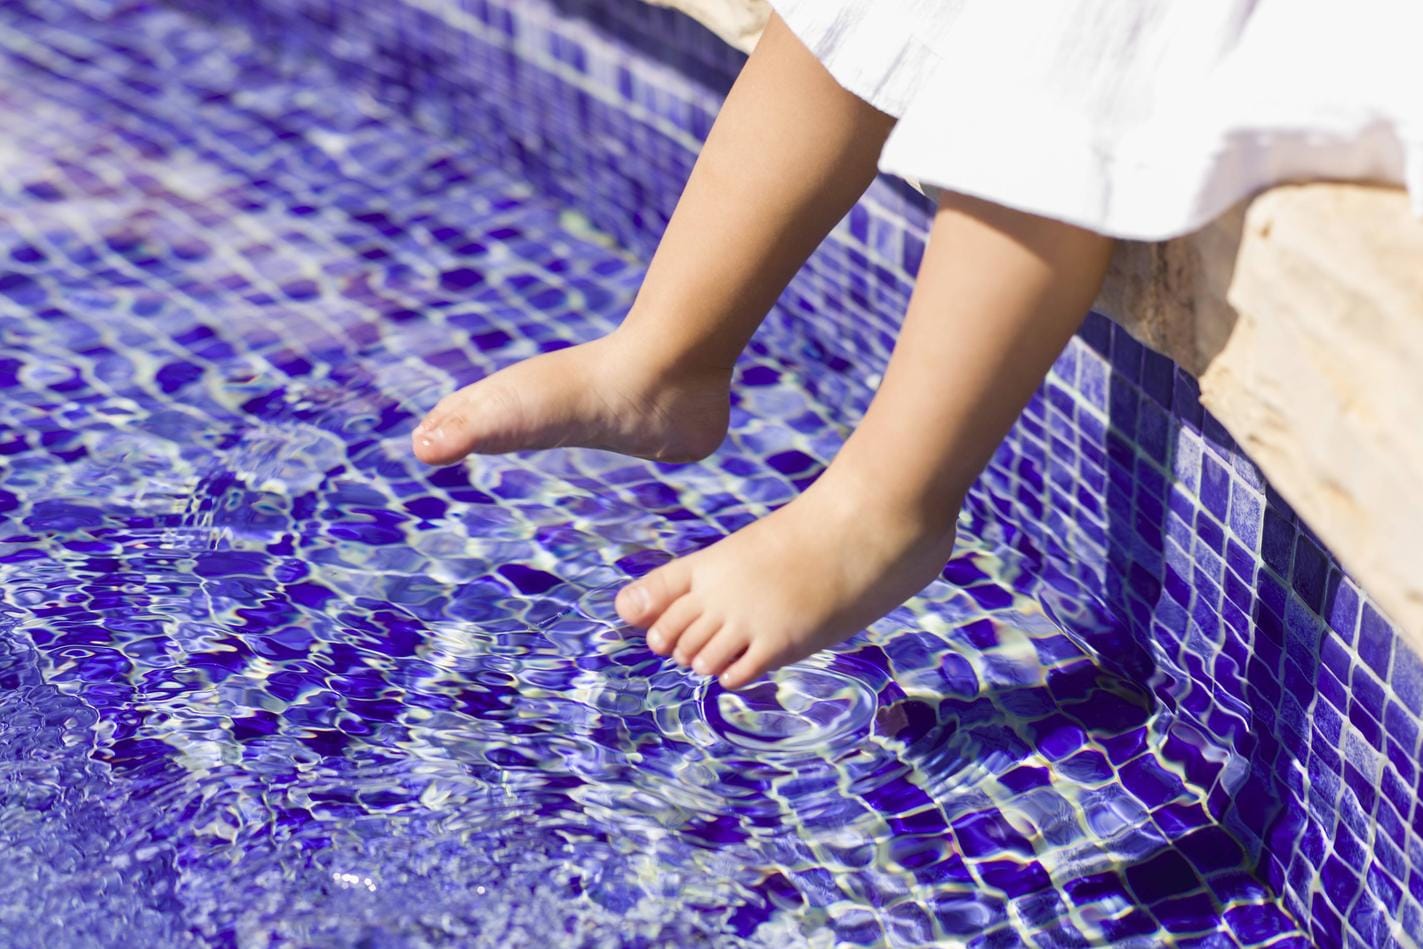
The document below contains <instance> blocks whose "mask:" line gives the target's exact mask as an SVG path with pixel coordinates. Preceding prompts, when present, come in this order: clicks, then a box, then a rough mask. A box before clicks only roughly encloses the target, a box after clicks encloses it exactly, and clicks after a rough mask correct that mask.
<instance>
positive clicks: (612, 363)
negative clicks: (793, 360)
mask: <svg viewBox="0 0 1423 949" xmlns="http://www.w3.org/2000/svg"><path fill="white" fill-rule="evenodd" d="M599 342H600V343H601V344H603V345H604V346H605V347H606V350H607V356H608V368H610V369H611V370H613V371H615V372H618V373H624V374H630V376H631V377H632V378H636V379H643V380H647V381H648V382H649V383H650V384H651V385H653V386H654V387H659V388H660V387H665V386H666V385H668V384H678V385H680V384H684V383H688V382H692V383H702V384H721V385H725V386H727V387H730V385H731V374H732V363H727V362H725V361H724V360H719V359H716V358H711V357H708V355H707V354H706V353H703V352H700V351H698V350H696V349H688V348H686V347H684V346H682V345H680V344H678V343H675V342H673V341H671V340H668V339H666V338H664V337H659V336H658V335H657V334H655V333H654V332H652V331H650V330H646V329H644V328H642V327H639V326H637V325H631V326H629V325H628V324H627V322H624V324H623V325H621V326H619V327H618V328H617V329H615V330H613V331H612V332H611V333H609V334H608V335H606V336H604V337H603V338H602V339H601V340H599ZM733 362H734V360H733ZM627 377H628V376H627V375H625V376H624V378H627Z"/></svg>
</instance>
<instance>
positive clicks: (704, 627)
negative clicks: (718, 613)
mask: <svg viewBox="0 0 1423 949" xmlns="http://www.w3.org/2000/svg"><path fill="white" fill-rule="evenodd" d="M720 629H721V620H720V619H718V618H717V617H714V616H711V615H710V614H706V613H704V614H702V616H701V618H700V619H698V620H697V621H696V622H695V623H693V624H692V625H691V626H690V627H688V629H687V631H686V632H685V633H683V634H682V638H681V639H680V640H679V641H678V643H677V648H676V650H674V652H673V654H672V658H674V659H676V660H677V663H678V665H683V666H690V665H691V664H692V661H693V660H694V659H696V658H697V654H698V653H700V652H701V651H702V647H704V646H706V644H707V643H709V642H711V639H712V637H713V636H715V635H716V634H717V632H718V631H719V630H720Z"/></svg>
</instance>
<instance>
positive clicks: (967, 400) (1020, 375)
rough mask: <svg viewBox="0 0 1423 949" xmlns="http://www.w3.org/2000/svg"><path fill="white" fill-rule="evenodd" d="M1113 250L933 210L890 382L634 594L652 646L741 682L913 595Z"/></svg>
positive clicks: (625, 611)
mask: <svg viewBox="0 0 1423 949" xmlns="http://www.w3.org/2000/svg"><path fill="white" fill-rule="evenodd" d="M1110 250H1111V242H1110V241H1109V240H1108V239H1106V238H1104V237H1100V236H1098V235H1095V234H1092V233H1090V232H1088V231H1083V230H1080V229H1078V228H1075V227H1071V226H1069V225H1066V224H1061V223H1058V222H1055V221H1048V220H1045V219H1042V218H1037V217H1033V216H1031V215H1028V214H1023V213H1021V212H1017V211H1010V210H1008V209H1006V208H1002V207H999V206H997V205H992V204H988V203H986V202H983V201H978V200H975V199H972V198H968V197H964V196H959V195H949V196H947V197H945V198H944V199H943V200H942V201H941V202H940V205H939V212H938V215H937V217H936V218H935V222H934V228H933V233H932V235H931V239H930V242H929V246H928V248H927V250H926V253H925V258H924V262H923V267H922V270H921V271H920V276H919V281H918V285H917V286H916V287H915V289H914V297H913V299H912V301H911V302H910V305H909V312H908V314H907V315H906V317H905V321H904V327H903V329H902V331H901V333H900V336H899V340H898V343H897V344H896V345H895V350H894V355H893V357H892V358H891V360H890V364H889V368H888V371H887V373H886V375H885V379H884V383H883V384H882V385H881V387H880V390H879V392H878V394H877V395H876V396H875V399H874V402H873V404H872V405H871V406H870V409H869V412H868V413H867V414H866V416H865V419H864V421H863V422H862V423H861V425H860V427H859V429H858V430H857V431H856V432H855V433H854V435H852V436H851V438H850V439H849V440H848V441H847V442H846V443H845V446H844V448H843V449H841V451H840V453H839V455H838V456H837V457H836V458H835V461H834V464H832V465H831V466H830V468H829V469H828V470H827V471H826V472H825V474H824V475H823V476H822V477H821V478H820V479H819V480H818V481H816V482H815V484H814V485H812V486H811V487H810V488H809V489H808V490H807V491H806V492H805V493H804V494H803V495H801V496H800V497H799V498H797V499H796V500H794V501H792V502H791V503H790V504H788V505H786V506H785V507H783V508H780V509H779V510H777V511H775V512H774V513H772V514H771V515H770V516H768V517H766V518H765V519H763V520H761V521H758V522H757V523H755V524H752V525H750V526H748V527H747V528H745V529H744V530H741V531H739V532H737V533H736V534H734V535H732V536H731V537H728V538H726V539H725V540H722V541H721V542H719V543H717V544H715V545H713V546H712V547H709V548H707V549H706V550H702V551H698V552H697V553H695V554H692V555H691V556H688V557H683V558H682V559H680V560H676V561H674V562H672V563H670V564H667V565H666V566H663V567H661V568H659V569H657V570H655V571H654V572H652V573H651V574H649V575H648V576H646V577H644V578H643V579H642V580H640V581H638V582H636V583H634V584H632V585H630V586H629V587H627V588H626V589H624V590H623V591H622V592H621V593H620V594H619V596H618V600H617V606H618V612H619V613H620V614H621V615H622V617H623V618H624V619H625V620H627V621H628V622H630V623H634V624H636V625H639V626H645V627H648V628H649V629H648V635H647V638H648V643H649V644H650V645H651V647H652V648H653V649H654V650H655V651H656V652H659V653H661V654H663V655H666V654H669V653H670V654H672V655H674V656H676V658H677V659H678V661H680V662H682V663H690V664H691V665H692V667H693V668H694V669H695V670H696V671H697V672H700V673H703V674H706V675H717V674H720V675H721V677H722V682H723V683H724V684H725V685H726V686H727V687H728V688H737V687H740V686H742V685H745V684H746V683H748V682H750V681H751V680H752V679H754V678H756V677H757V676H759V675H760V674H761V673H763V672H765V671H766V670H767V669H771V668H775V667H777V666H781V665H785V664H786V663H789V662H794V661H795V660H797V659H801V658H803V657H805V656H807V655H809V654H811V653H813V652H815V651H816V650H819V649H822V648H824V647H826V646H829V645H832V644H834V643H836V642H839V641H841V640H843V639H845V638H846V637H848V636H850V635H852V634H853V633H855V632H856V631H858V630H860V629H862V628H863V627H864V626H866V625H868V624H869V623H871V622H873V621H874V620H875V619H878V618H879V617H880V616H883V615H884V614H885V613H887V612H888V611H890V610H891V609H893V608H894V607H895V606H897V605H898V604H899V603H901V602H903V601H904V600H905V599H907V598H908V597H910V596H912V595H913V594H914V593H916V592H918V591H919V590H920V589H922V588H923V587H924V586H925V585H927V584H928V583H929V581H931V580H932V579H933V578H934V576H935V575H936V574H937V573H938V572H939V570H940V569H942V567H943V564H944V561H945V560H947V559H948V556H949V553H950V550H951V548H952V546H953V538H954V520H955V517H956V515H957V513H958V509H959V505H960V504H961V503H962V500H963V496H964V493H965V492H966V491H967V489H968V487H969V485H970V484H971V483H972V481H973V480H974V478H975V477H977V475H978V473H979V471H980V470H981V469H982V468H983V466H984V465H985V464H986V463H987V462H988V459H989V457H990V456H991V455H992V453H993V451H994V449H995V448H996V446H997V445H998V442H999V441H1000V440H1001V439H1002V438H1003V436H1004V434H1006V432H1007V431H1008V429H1009V427H1010V426H1011V425H1012V424H1013V421H1014V419H1016V418H1017V415H1018V413H1019V412H1020V411H1021V410H1022V407H1023V405H1024V404H1025V403H1026V402H1027V400H1028V398H1029V396H1031V394H1032V392H1033V390H1034V388H1036V386H1037V385H1038V383H1039V382H1040V381H1041V380H1042V378H1043V375H1044V374H1045V373H1046V372H1047V370H1048V367H1049V366H1051V364H1052V362H1053V360H1054V359H1055V358H1056V357H1057V354H1058V353H1059V352H1060V351H1061V349H1062V347H1063V345H1064V344H1065V343H1066V342H1067V339H1068V338H1069V337H1070V336H1071V335H1072V333H1073V331H1074V330H1075V329H1076V327H1077V325H1078V324H1079V323H1080V322H1081V319H1082V316H1083V314H1085V313H1086V311H1087V309H1088V307H1090V306H1091V303H1092V300H1093V298H1094V296H1095V295H1096V293H1097V289H1098V287H1099V285H1100V284H1101V280H1102V275H1103V273H1104V272H1105V270H1106V266H1107V259H1108V257H1109V255H1110Z"/></svg>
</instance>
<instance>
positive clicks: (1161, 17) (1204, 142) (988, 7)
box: [771, 0, 1423, 240]
mask: <svg viewBox="0 0 1423 949" xmlns="http://www.w3.org/2000/svg"><path fill="white" fill-rule="evenodd" d="M771 4H772V6H773V7H774V8H775V9H776V11H777V12H778V13H779V14H780V16H781V17H782V19H783V20H785V22H786V24H787V25H788V26H789V27H790V29H791V31H792V32H794V33H795V34H796V35H797V36H798V37H799V38H800V39H801V40H802V41H803V42H804V43H805V44H806V45H807V46H808V47H809V48H810V50H811V51H812V52H813V53H814V54H815V55H816V57H817V58H819V59H820V61H821V62H822V63H824V64H825V66H826V68H827V69H828V70H829V71H830V73H831V74H832V75H833V76H834V77H835V79H836V80H837V81H838V82H839V83H840V84H841V85H843V86H844V87H845V88H846V89H848V90H850V91H851V92H853V93H855V94H856V95H858V96H859V97H861V98H862V99H865V100H866V101H868V102H869V103H871V104H872V105H874V106H875V107H877V108H879V109H880V110H882V111H884V112H887V113H889V114H891V115H894V116H897V117H898V118H899V123H898V125H896V126H895V129H894V132H893V133H892V134H891V135H890V138H889V141H888V142H887V143H886V145H885V149H884V153H883V155H882V156H881V160H880V167H881V168H882V169H883V170H884V171H887V172H890V173H892V174H896V175H900V176H903V177H905V178H909V179H911V180H914V181H918V182H920V183H922V184H925V185H932V186H937V187H940V188H944V189H948V190H951V191H958V192H962V193H966V194H970V195H974V196H977V197H981V198H985V199H988V200H991V201H993V202H995V203H998V204H1003V205H1006V206H1009V207H1013V208H1017V209H1020V210H1024V211H1029V212H1032V213H1035V214H1039V215H1042V216H1045V217H1051V218H1056V219H1058V220H1062V221H1067V222H1069V223H1072V224H1077V225H1079V226H1082V227H1086V228H1090V229H1091V230H1094V231H1097V232H1099V233H1103V234H1108V235H1111V236H1114V237H1126V238H1136V239H1142V240H1158V239H1163V238H1167V237H1173V236H1176V235H1178V234H1182V233H1185V232H1187V231H1191V230H1194V229H1195V228H1197V227H1200V226H1201V225H1202V224H1205V223H1206V222H1207V221H1209V220H1210V219H1211V218H1213V217H1215V216H1216V215H1218V214H1220V213H1221V212H1222V211H1224V210H1226V209H1227V208H1229V207H1230V206H1231V205H1233V204H1234V203H1236V202H1237V201H1239V200H1240V199H1242V198H1244V197H1247V196H1248V195H1250V194H1252V193H1254V192H1256V191H1259V190H1260V189H1262V188H1265V187H1267V186H1269V185H1272V184H1276V183H1280V182H1285V181H1300V180H1307V179H1321V178H1331V179H1351V180H1371V181H1379V182H1385V183H1392V184H1401V185H1406V186H1407V187H1408V188H1409V190H1410V192H1411V194H1412V198H1413V205H1414V209H1415V211H1417V212H1419V213H1420V214H1423V0H771Z"/></svg>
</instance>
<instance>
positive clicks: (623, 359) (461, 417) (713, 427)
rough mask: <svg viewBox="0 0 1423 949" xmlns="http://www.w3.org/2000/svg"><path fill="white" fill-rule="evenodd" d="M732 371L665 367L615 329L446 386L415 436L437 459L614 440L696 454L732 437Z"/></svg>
mask: <svg viewBox="0 0 1423 949" xmlns="http://www.w3.org/2000/svg"><path fill="white" fill-rule="evenodd" d="M730 380H731V372H730V370H729V369H720V368H706V369H702V368H697V369H693V368H686V367H680V368H676V369H667V368H662V367H661V366H660V364H659V363H657V362H656V361H655V360H653V359H649V358H647V357H646V356H645V355H644V354H641V353H639V352H637V351H636V349H635V348H634V347H633V346H631V345H629V344H628V343H627V342H625V341H624V340H622V339H621V338H619V337H618V334H616V333H614V334H612V335H609V336H605V337H603V338H602V339H599V340H594V341H593V342H591V343H584V344H583V345H581V346H574V347H571V348H569V349H560V350H557V351H555V352H551V353H545V354H544V355H542V356H535V357H534V358H532V359H527V360H525V361H524V362H521V363H518V364H516V365H513V366H510V367H508V368H507V369H503V370H500V371H499V372H496V373H494V374H493V375H491V376H489V377H488V378H487V379H481V380H480V381H479V382H476V383H473V384H472V385H468V386H465V387H464V388H463V389H460V390H459V391H458V392H455V393H453V394H451V395H448V396H446V397H445V398H443V399H441V400H440V403H439V404H438V405H436V406H435V408H434V409H432V410H431V411H430V414H429V415H427V416H425V418H424V420H423V421H421V423H420V425H419V427H418V428H416V429H415V433H414V435H413V436H412V438H411V441H412V444H413V447H414V450H415V456H416V457H417V458H419V459H420V460H421V461H423V462H426V463H427V464H432V465H443V464H449V463H450V462H452V461H456V460H458V459H460V458H463V457H464V456H465V455H468V454H471V453H479V454H497V453H500V452H507V451H525V450H531V449H538V448H561V447H571V446H580V447H585V448H604V449H607V450H609V451H616V452H620V453H622V454H625V455H636V456H637V457H640V458H652V459H655V460H657V461H694V460H696V459H698V458H704V457H706V456H707V455H709V454H711V453H712V452H713V451H715V450H716V447H717V446H718V445H720V444H721V441H722V439H723V438H725V437H726V426H727V420H728V414H729V411H730V404H729V401H728V389H729V386H730Z"/></svg>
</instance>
